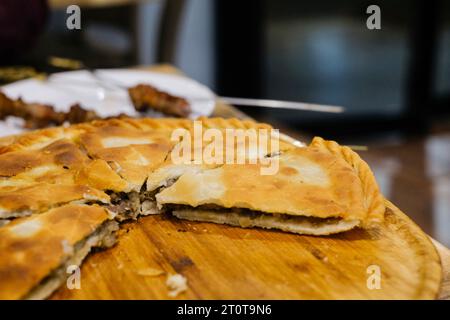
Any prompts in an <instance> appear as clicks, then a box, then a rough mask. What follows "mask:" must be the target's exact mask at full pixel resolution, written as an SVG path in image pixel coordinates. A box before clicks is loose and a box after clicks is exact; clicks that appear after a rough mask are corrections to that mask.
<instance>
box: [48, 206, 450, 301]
mask: <svg viewBox="0 0 450 320" xmlns="http://www.w3.org/2000/svg"><path fill="white" fill-rule="evenodd" d="M121 233H122V234H121V235H120V238H119V242H118V244H117V245H116V246H115V247H114V248H112V249H109V250H105V251H102V252H98V253H95V254H92V255H90V257H89V258H88V259H87V261H86V262H85V263H84V264H83V267H82V268H81V289H80V290H69V289H67V288H65V286H64V287H63V288H61V289H60V290H59V291H58V292H57V293H56V294H54V295H53V297H52V298H53V299H167V298H169V296H168V289H167V287H166V284H165V281H166V278H167V275H169V274H175V273H180V274H182V275H183V276H185V277H186V278H187V280H188V290H187V291H186V292H185V293H182V294H180V295H179V296H178V297H177V298H185V299H433V298H436V297H437V295H438V291H439V287H440V282H441V272H442V270H441V265H440V261H439V256H438V254H437V252H436V250H435V248H434V246H433V245H432V243H431V241H430V240H429V239H428V237H427V236H426V235H425V234H424V233H422V231H421V230H420V229H419V227H417V226H416V225H415V224H414V223H413V222H412V221H411V220H409V218H407V217H406V216H405V215H404V214H403V213H401V212H400V211H399V210H398V209H397V208H395V206H393V205H392V204H389V209H388V211H387V216H386V223H385V224H384V225H382V226H380V227H379V228H377V229H372V230H368V231H365V230H353V231H350V232H346V233H343V234H339V235H335V236H328V237H314V236H300V235H295V234H288V233H283V232H278V231H269V230H261V229H242V228H235V227H228V226H223V225H216V224H210V223H194V222H187V221H181V220H177V219H175V218H168V217H163V216H150V217H144V218H141V219H139V221H137V222H129V223H126V224H125V225H124V226H123V229H122V232H121ZM372 265H375V266H377V267H379V268H380V271H381V288H380V289H369V288H368V286H367V280H368V277H369V275H368V273H367V270H368V267H369V266H372ZM149 269H151V270H160V271H161V272H162V273H161V274H160V275H156V276H144V275H141V274H142V273H145V272H146V271H147V270H149Z"/></svg>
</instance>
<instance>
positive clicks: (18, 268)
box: [0, 205, 118, 299]
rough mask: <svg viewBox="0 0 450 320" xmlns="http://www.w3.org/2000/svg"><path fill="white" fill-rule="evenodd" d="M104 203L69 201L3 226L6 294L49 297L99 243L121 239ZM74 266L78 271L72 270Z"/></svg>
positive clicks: (0, 266)
mask: <svg viewBox="0 0 450 320" xmlns="http://www.w3.org/2000/svg"><path fill="white" fill-rule="evenodd" d="M110 218H111V216H110V215H109V213H108V212H107V210H105V209H104V208H101V207H99V206H86V205H67V206H63V207H60V208H57V209H53V210H50V211H47V212H45V213H42V214H39V215H32V216H30V217H26V218H20V219H16V220H15V221H12V222H10V223H8V224H6V225H5V226H3V227H2V228H0V239H1V241H0V252H1V253H2V254H1V255H0V284H1V290H0V299H43V298H46V297H48V296H49V295H50V294H51V293H52V292H53V291H54V290H56V289H57V288H58V287H59V286H60V285H61V284H62V283H63V282H64V280H65V279H66V278H67V276H68V275H69V274H70V273H68V269H67V268H68V267H69V266H79V265H80V264H81V262H82V261H83V259H84V258H85V257H86V256H87V254H88V253H89V252H90V251H91V249H92V248H94V247H110V246H111V245H113V244H114V242H115V237H114V232H115V231H116V230H117V229H118V226H117V222H115V221H112V220H110ZM72 271H73V270H72Z"/></svg>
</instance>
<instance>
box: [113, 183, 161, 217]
mask: <svg viewBox="0 0 450 320" xmlns="http://www.w3.org/2000/svg"><path fill="white" fill-rule="evenodd" d="M157 192H158V190H154V191H144V190H142V191H141V192H136V191H132V192H129V193H125V192H119V193H114V192H111V193H109V196H110V198H111V204H109V205H106V206H105V207H106V208H107V209H108V210H110V211H112V212H114V213H116V214H117V219H118V220H119V221H123V220H127V219H136V218H137V216H139V215H149V214H158V213H161V212H160V210H158V208H157V206H156V199H155V195H156V193H157Z"/></svg>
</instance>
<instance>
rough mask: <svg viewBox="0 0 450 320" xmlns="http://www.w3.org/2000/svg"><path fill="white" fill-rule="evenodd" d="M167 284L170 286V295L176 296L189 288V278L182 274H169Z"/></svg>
mask: <svg viewBox="0 0 450 320" xmlns="http://www.w3.org/2000/svg"><path fill="white" fill-rule="evenodd" d="M166 285H167V287H168V288H169V297H172V298H174V297H176V296H178V295H179V294H180V293H182V292H184V291H186V290H187V288H188V287H187V279H186V278H185V277H183V276H182V275H181V274H179V273H176V274H169V275H168V276H167V280H166Z"/></svg>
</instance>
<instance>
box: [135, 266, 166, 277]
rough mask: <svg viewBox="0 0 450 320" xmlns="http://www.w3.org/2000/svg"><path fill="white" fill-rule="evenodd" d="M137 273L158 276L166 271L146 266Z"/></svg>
mask: <svg viewBox="0 0 450 320" xmlns="http://www.w3.org/2000/svg"><path fill="white" fill-rule="evenodd" d="M136 273H137V274H138V275H140V276H143V277H157V276H160V275H162V274H164V271H162V270H160V269H156V268H145V269H139V270H138V271H137V272H136Z"/></svg>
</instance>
